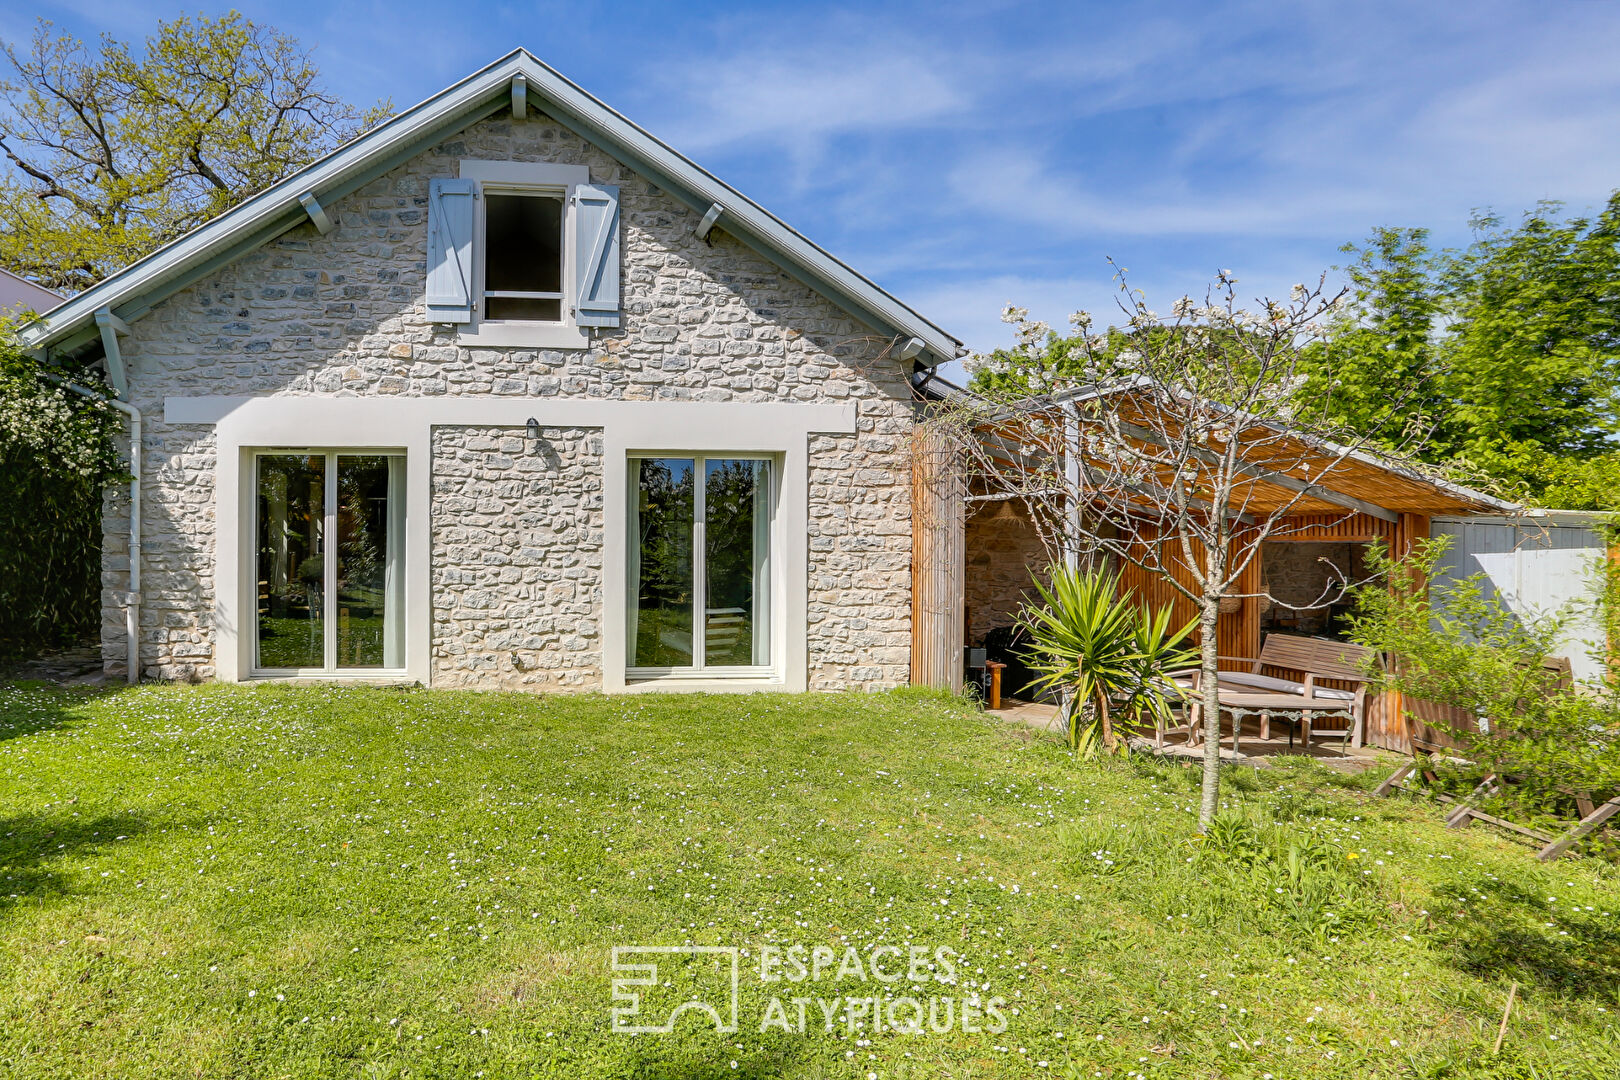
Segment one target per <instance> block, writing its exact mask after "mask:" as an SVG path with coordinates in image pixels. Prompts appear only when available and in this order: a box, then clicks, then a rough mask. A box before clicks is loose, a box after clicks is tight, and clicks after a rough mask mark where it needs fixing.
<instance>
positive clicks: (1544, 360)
mask: <svg viewBox="0 0 1620 1080" xmlns="http://www.w3.org/2000/svg"><path fill="white" fill-rule="evenodd" d="M1560 214H1561V207H1560V206H1559V204H1557V203H1550V202H1548V203H1541V204H1538V205H1537V206H1536V207H1535V208H1534V209H1532V210H1531V211H1529V212H1527V213H1526V214H1525V215H1524V217H1523V219H1522V220H1521V221H1520V222H1519V223H1518V224H1517V225H1515V226H1511V227H1510V226H1508V225H1505V224H1504V223H1503V221H1502V220H1501V219H1500V218H1497V217H1493V216H1481V217H1477V218H1475V219H1474V220H1473V222H1471V224H1472V225H1473V227H1474V229H1475V233H1476V239H1475V241H1474V243H1472V244H1471V245H1469V246H1468V247H1467V248H1464V249H1461V250H1445V251H1434V250H1432V249H1431V248H1430V247H1429V246H1428V242H1427V230H1423V229H1390V228H1382V229H1377V230H1375V231H1374V232H1373V233H1372V235H1371V236H1370V237H1369V239H1368V240H1367V242H1366V243H1365V244H1364V245H1363V246H1361V247H1356V246H1354V245H1351V246H1349V247H1347V248H1346V250H1347V251H1349V252H1350V253H1352V254H1353V255H1354V256H1355V258H1354V260H1353V261H1352V263H1351V264H1350V266H1349V267H1347V268H1346V269H1347V272H1348V274H1349V277H1350V282H1351V287H1352V297H1351V303H1350V304H1349V305H1348V307H1347V308H1346V310H1345V312H1344V313H1343V315H1342V317H1341V318H1340V319H1339V320H1338V321H1337V322H1336V325H1335V327H1334V333H1333V334H1332V336H1331V338H1330V339H1329V341H1327V342H1326V343H1324V344H1323V345H1321V346H1318V347H1313V349H1312V350H1310V356H1311V360H1312V363H1311V364H1310V365H1309V367H1310V374H1311V377H1312V379H1313V381H1314V382H1315V383H1316V384H1317V385H1318V386H1319V387H1321V388H1322V390H1323V393H1324V394H1325V395H1326V396H1327V397H1328V398H1329V400H1330V401H1331V408H1332V410H1333V413H1334V415H1335V417H1336V418H1337V419H1338V420H1340V421H1341V422H1343V423H1346V424H1348V425H1349V426H1351V427H1354V428H1356V429H1357V430H1361V431H1367V432H1377V431H1379V430H1381V429H1380V427H1379V425H1378V424H1377V423H1375V420H1376V419H1377V418H1378V417H1380V416H1381V409H1380V405H1381V402H1383V401H1384V400H1385V398H1384V388H1385V387H1386V386H1387V385H1388V384H1389V383H1390V382H1391V381H1392V380H1393V381H1394V382H1396V383H1401V382H1402V381H1404V380H1409V379H1414V378H1415V379H1420V380H1422V382H1423V383H1424V385H1425V386H1426V388H1427V389H1426V393H1425V394H1424V397H1423V401H1422V407H1421V408H1420V409H1417V410H1415V411H1416V412H1417V413H1418V414H1419V419H1420V421H1421V422H1423V423H1425V424H1432V426H1433V434H1432V437H1431V438H1430V439H1429V440H1428V444H1427V446H1426V448H1425V450H1424V456H1425V457H1426V458H1427V459H1428V460H1430V461H1433V462H1441V461H1459V462H1465V463H1467V464H1468V465H1470V466H1471V467H1472V468H1473V469H1474V470H1476V471H1479V472H1483V473H1485V474H1486V475H1489V476H1492V477H1495V478H1497V479H1498V480H1500V481H1502V482H1503V484H1504V485H1505V486H1506V487H1507V488H1509V489H1511V490H1513V491H1514V492H1516V493H1519V494H1520V495H1521V497H1528V498H1530V499H1533V500H1536V501H1539V502H1541V503H1542V504H1544V505H1556V506H1563V507H1568V508H1572V509H1603V508H1613V507H1615V506H1616V502H1615V499H1616V498H1617V496H1616V494H1615V492H1616V490H1617V489H1620V483H1617V480H1620V451H1616V450H1615V443H1614V441H1613V439H1614V436H1615V435H1616V434H1617V432H1620V426H1617V420H1616V416H1617V411H1616V406H1617V404H1620V191H1616V192H1615V193H1614V194H1613V195H1611V196H1610V198H1609V200H1608V202H1607V204H1606V205H1605V206H1604V207H1603V209H1602V210H1601V211H1599V212H1598V213H1597V214H1595V215H1592V216H1570V217H1562V216H1560Z"/></svg>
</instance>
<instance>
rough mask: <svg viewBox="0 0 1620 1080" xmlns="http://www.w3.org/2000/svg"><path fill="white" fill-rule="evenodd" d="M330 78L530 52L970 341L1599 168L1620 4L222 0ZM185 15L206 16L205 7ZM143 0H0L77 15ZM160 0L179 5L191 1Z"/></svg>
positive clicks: (1303, 253)
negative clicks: (1018, 312)
mask: <svg viewBox="0 0 1620 1080" xmlns="http://www.w3.org/2000/svg"><path fill="white" fill-rule="evenodd" d="M239 6H240V7H241V9H242V10H243V11H245V12H246V13H247V14H248V15H250V16H251V17H252V18H254V19H255V20H258V21H262V22H268V23H272V24H275V25H277V26H279V27H281V28H282V29H284V30H287V31H289V32H291V33H293V34H295V35H297V36H298V37H299V38H300V39H301V40H302V41H303V42H304V43H305V44H306V45H310V46H313V47H314V48H315V50H316V52H315V55H316V59H317V62H318V63H319V64H320V66H321V67H322V69H323V71H324V72H325V73H326V76H327V79H328V82H329V84H330V85H331V86H332V87H333V88H334V89H336V90H337V91H339V92H340V93H342V94H343V95H345V96H347V97H349V98H350V99H352V100H356V101H361V102H369V101H372V100H375V99H377V98H380V97H390V98H392V99H393V101H394V102H395V104H396V105H401V106H403V105H408V104H411V103H414V102H416V101H418V100H420V99H422V98H424V97H426V96H428V95H430V94H431V93H433V92H434V91H436V90H438V89H440V88H442V87H443V86H445V85H447V84H449V83H450V82H453V81H454V80H456V79H457V78H459V77H461V76H462V75H464V74H466V73H467V72H469V71H471V70H473V69H475V68H477V67H479V66H481V65H483V64H485V63H487V62H488V61H490V60H492V59H494V58H496V57H497V56H500V55H502V54H503V53H505V52H507V51H509V50H510V49H512V48H514V47H516V46H518V45H523V46H526V47H528V48H529V49H531V50H532V51H534V52H535V53H536V54H537V55H539V56H540V57H541V58H543V59H544V60H546V61H547V62H548V63H550V64H552V65H553V66H554V67H557V68H558V69H559V70H561V71H562V72H563V73H564V74H566V75H568V76H569V77H571V78H572V79H574V80H575V81H577V82H579V83H580V84H582V85H583V86H584V87H585V88H586V89H588V90H590V91H591V92H593V93H595V94H596V95H598V96H599V97H601V98H603V99H604V100H605V101H607V102H608V103H609V104H611V105H613V106H615V107H617V108H618V109H620V110H621V111H623V112H625V113H626V114H628V115H629V116H631V117H632V118H634V119H635V120H637V121H638V122H639V123H641V124H642V125H643V126H644V127H647V128H648V129H649V130H651V131H653V132H655V133H656V134H658V135H659V136H661V137H662V138H664V139H665V140H666V141H668V142H670V143H671V144H673V145H674V146H675V147H676V148H677V149H680V150H681V151H683V152H684V153H686V154H687V155H689V156H690V157H692V158H694V159H695V160H697V161H698V162H699V163H701V164H703V165H704V166H706V167H707V168H709V169H710V170H711V171H713V172H715V173H717V174H719V175H720V176H721V177H722V178H724V179H725V180H726V181H727V182H729V183H731V184H732V185H733V186H735V187H738V188H740V189H741V190H742V191H744V192H746V193H747V194H748V195H750V196H751V197H753V198H754V199H756V200H758V201H759V202H761V203H763V204H764V205H765V206H767V207H768V208H770V209H771V210H773V211H774V212H776V213H777V214H779V215H780V216H782V217H783V218H785V219H786V220H787V221H788V222H790V223H791V224H793V225H795V226H796V227H798V228H799V229H801V230H802V231H803V232H805V233H806V234H808V235H809V236H810V237H812V238H813V239H815V240H816V241H817V242H819V243H821V244H822V245H823V246H825V247H827V248H829V249H830V250H832V251H833V252H835V253H836V254H838V255H839V256H841V257H843V258H845V259H846V260H847V261H849V262H850V263H852V264H853V265H854V266H856V267H857V268H859V269H860V270H862V271H863V272H865V273H866V274H868V275H869V276H871V277H873V278H875V279H876V280H877V281H879V282H880V283H881V284H883V285H884V286H885V287H887V288H889V289H890V290H892V291H894V292H895V293H897V294H898V295H899V296H901V297H902V298H903V299H905V300H907V301H908V302H910V303H912V304H913V305H914V306H916V307H917V308H918V309H919V310H921V311H923V312H924V313H925V314H927V315H928V316H929V317H931V318H932V319H934V320H935V321H936V322H938V323H940V324H941V325H943V326H944V327H945V328H946V329H948V330H950V331H952V332H953V333H955V334H957V336H959V337H962V338H963V339H964V340H966V341H967V342H968V343H969V344H970V345H972V346H974V347H976V348H981V349H982V348H989V347H993V346H995V345H998V344H1002V343H1004V342H1005V341H1006V340H1007V338H1008V335H1007V333H1006V332H1005V328H1004V327H1003V326H1002V325H1001V324H1000V322H999V319H998V314H999V311H1000V308H1001V306H1002V305H1003V304H1004V303H1006V302H1008V301H1014V302H1017V303H1019V304H1023V305H1025V306H1028V307H1030V308H1031V309H1032V310H1033V311H1034V312H1035V313H1036V314H1037V315H1039V316H1041V317H1044V318H1047V319H1048V320H1050V321H1051V322H1053V323H1054V324H1055V325H1058V326H1062V325H1063V324H1064V320H1065V318H1066V316H1067V314H1068V313H1069V312H1070V311H1072V310H1074V309H1075V308H1076V307H1085V308H1089V309H1091V310H1094V311H1098V312H1099V313H1101V312H1107V311H1112V310H1113V308H1112V300H1111V295H1112V294H1111V282H1110V278H1111V270H1110V268H1109V266H1108V263H1107V262H1106V259H1107V257H1109V256H1112V257H1113V258H1114V259H1116V260H1118V261H1119V262H1120V263H1121V264H1122V265H1124V266H1126V267H1128V268H1129V269H1130V271H1131V279H1132V281H1133V283H1134V284H1135V285H1137V286H1138V287H1140V288H1143V289H1145V290H1146V291H1147V293H1148V296H1149V298H1150V301H1151V302H1153V303H1154V305H1155V306H1156V307H1159V308H1161V309H1164V308H1168V306H1169V304H1170V303H1171V301H1172V300H1173V299H1174V298H1175V297H1176V296H1179V295H1181V294H1182V293H1183V292H1192V293H1195V294H1201V293H1202V291H1203V288H1204V285H1205V284H1206V283H1207V282H1208V281H1209V279H1210V277H1211V276H1212V275H1213V273H1214V272H1215V270H1216V269H1217V268H1219V267H1227V268H1231V269H1232V270H1233V271H1235V272H1236V274H1237V276H1238V277H1239V279H1240V281H1241V285H1240V289H1241V291H1243V292H1244V293H1246V294H1248V295H1261V294H1266V295H1283V294H1285V293H1286V291H1287V289H1288V286H1289V285H1290V284H1292V283H1293V282H1295V281H1304V280H1310V281H1314V280H1315V278H1316V277H1317V276H1318V275H1319V274H1321V273H1322V272H1323V271H1324V270H1327V269H1328V268H1329V267H1330V266H1332V265H1333V264H1334V263H1336V262H1340V261H1342V259H1343V256H1341V255H1340V254H1339V253H1338V248H1339V246H1340V245H1342V244H1343V243H1345V242H1346V241H1348V240H1357V239H1360V238H1362V237H1364V236H1365V235H1366V234H1367V232H1368V230H1369V229H1371V228H1372V227H1374V226H1376V225H1381V224H1391V225H1424V226H1428V227H1431V228H1432V229H1433V230H1434V231H1435V235H1436V238H1437V240H1438V241H1439V242H1441V243H1448V244H1450V243H1463V242H1466V241H1467V239H1468V230H1467V220H1468V217H1469V214H1470V211H1471V210H1472V209H1473V208H1476V207H1494V208H1496V209H1497V210H1499V211H1502V212H1505V213H1508V214H1510V215H1517V214H1518V212H1519V211H1520V210H1522V209H1524V208H1525V207H1528V206H1529V205H1531V204H1532V203H1534V202H1535V201H1536V200H1538V199H1560V200H1563V201H1565V202H1566V203H1568V204H1570V206H1571V207H1572V208H1585V207H1590V206H1594V205H1596V204H1597V203H1599V202H1600V201H1601V200H1602V199H1603V198H1604V197H1605V196H1606V194H1607V193H1608V192H1609V191H1610V190H1612V189H1614V188H1616V187H1620V61H1617V59H1616V58H1617V57H1620V2H1615V0H1545V2H1540V3H1491V2H1480V0H1470V2H1468V3H1461V2H1446V3H1433V4H1428V3H1419V2H1416V0H1408V2H1405V3H1397V4H1381V3H1366V2H1356V3H1342V2H1341V3H1337V4H1315V3H1309V2H1297V3H1286V4H1284V3H1263V4H1262V3H1248V4H1245V3H1227V2H1222V3H1200V4H1176V3H1134V4H1132V3H1119V2H1117V0H1116V2H1113V3H1107V4H1093V3H1055V4H1021V3H997V2H993V0H981V2H976V3H965V4H957V3H938V2H936V3H926V4H881V3H866V4H858V5H850V6H839V5H805V4H778V3H759V2H756V3H749V4H737V5H727V4H682V5H677V4H648V3H632V4H604V3H596V2H592V0H571V2H569V3H562V4H553V3H539V2H531V3H498V4H482V3H476V2H473V0H465V2H460V3H453V4H446V3H443V2H442V0H439V2H435V0H388V2H386V3H384V2H380V0H378V2H371V3H341V2H328V3H306V2H303V0H283V2H279V3H263V2H258V0H247V2H244V3H242V4H240V5H239ZM202 9H203V10H210V11H215V10H223V9H222V8H217V9H216V8H213V7H211V6H208V5H203V6H202ZM180 10H182V8H180V7H178V6H174V5H171V4H154V3H149V2H148V0H120V2H116V3H114V2H100V3H98V2H94V0H71V2H68V3H61V4H53V3H45V4H40V5H37V6H36V5H27V10H25V9H24V6H23V5H7V6H6V7H5V9H4V10H3V11H0V34H3V35H4V36H5V37H6V38H7V39H8V40H17V39H18V38H19V37H22V36H25V35H26V34H28V33H29V32H31V21H32V17H33V16H34V15H35V14H42V15H45V16H46V17H49V18H51V19H53V20H55V21H56V22H57V23H58V24H59V25H60V26H62V27H63V28H64V29H68V30H71V31H74V32H76V33H79V34H81V35H83V36H87V37H93V36H94V35H95V34H96V33H99V32H101V31H107V32H110V33H112V34H114V35H117V36H120V37H130V36H140V35H144V34H145V33H147V32H149V31H150V30H151V29H152V28H153V26H154V25H155V22H156V20H157V19H159V18H167V17H170V16H172V15H173V14H175V13H177V12H179V11H180ZM184 10H191V11H195V10H198V8H197V7H196V6H188V7H186V8H185V9H184Z"/></svg>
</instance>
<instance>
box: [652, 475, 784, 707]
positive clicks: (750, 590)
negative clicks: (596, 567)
mask: <svg viewBox="0 0 1620 1080" xmlns="http://www.w3.org/2000/svg"><path fill="white" fill-rule="evenodd" d="M774 472H775V470H774V468H773V466H772V462H771V461H770V460H769V459H766V458H742V457H734V456H730V457H721V456H718V455H717V456H715V457H703V456H696V455H694V456H691V457H656V458H655V457H645V458H632V459H631V461H630V491H631V508H630V509H631V512H630V531H631V535H630V543H629V553H630V566H629V579H630V580H629V586H630V588H629V595H630V610H629V612H628V631H629V632H628V633H627V634H626V635H625V638H626V649H627V652H628V654H629V655H628V656H627V657H626V661H627V664H628V666H629V669H630V671H629V674H630V675H631V676H632V677H634V676H635V675H638V674H639V675H642V676H643V677H646V676H650V675H657V674H663V673H669V672H700V671H701V672H703V673H705V674H709V675H721V676H723V675H726V674H733V673H736V674H748V675H757V674H760V673H762V672H764V671H768V669H769V668H770V667H771V642H770V624H771V618H770V616H771V602H770V601H771V572H770V569H771V568H770V549H771V519H772V509H773V506H774V495H773V493H772V492H773V476H774Z"/></svg>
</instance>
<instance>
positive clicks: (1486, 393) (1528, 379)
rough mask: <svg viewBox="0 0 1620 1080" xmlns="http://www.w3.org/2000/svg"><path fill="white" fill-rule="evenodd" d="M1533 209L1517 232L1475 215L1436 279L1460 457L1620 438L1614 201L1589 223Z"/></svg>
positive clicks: (1452, 431)
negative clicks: (1469, 232) (1465, 239)
mask: <svg viewBox="0 0 1620 1080" xmlns="http://www.w3.org/2000/svg"><path fill="white" fill-rule="evenodd" d="M1559 209H1560V206H1559V204H1558V203H1550V202H1548V203H1541V204H1539V205H1538V206H1536V208H1535V209H1534V210H1531V211H1529V212H1527V213H1526V214H1525V215H1524V220H1523V221H1521V222H1520V223H1519V225H1518V227H1516V228H1512V229H1509V228H1506V227H1504V226H1503V224H1502V221H1501V219H1500V218H1497V217H1494V216H1489V215H1483V216H1479V217H1476V218H1475V219H1474V220H1473V221H1472V222H1471V224H1472V225H1473V227H1474V228H1475V230H1476V231H1477V232H1478V233H1479V238H1478V239H1477V240H1476V241H1475V242H1474V244H1472V245H1471V246H1470V247H1468V248H1467V249H1465V250H1463V251H1461V252H1456V253H1454V254H1452V255H1450V256H1449V257H1448V258H1447V259H1446V261H1445V263H1444V266H1443V278H1442V281H1443V283H1444V285H1445V288H1446V292H1447V294H1448V299H1449V307H1450V315H1451V318H1452V322H1451V324H1450V325H1449V326H1448V327H1447V331H1446V353H1447V357H1446V360H1447V365H1446V366H1447V369H1448V370H1447V375H1446V383H1447V390H1448V393H1449V396H1450V397H1451V398H1452V400H1453V401H1454V402H1455V404H1454V405H1453V407H1452V412H1451V415H1450V416H1448V417H1446V418H1445V422H1444V425H1443V428H1442V434H1443V435H1444V436H1446V437H1447V438H1448V440H1449V442H1450V447H1451V449H1453V450H1454V451H1456V452H1459V453H1465V454H1480V453H1485V452H1489V451H1492V450H1495V449H1497V448H1499V447H1502V446H1512V445H1515V444H1519V445H1524V446H1529V447H1535V448H1537V449H1540V450H1544V451H1546V452H1548V453H1551V454H1555V455H1560V456H1571V457H1585V456H1589V455H1592V454H1596V453H1602V452H1604V451H1607V450H1613V449H1614V444H1613V443H1612V442H1611V441H1610V440H1611V439H1612V437H1613V436H1614V435H1615V434H1616V433H1617V432H1620V424H1617V421H1616V406H1617V405H1620V191H1616V192H1615V193H1614V194H1613V195H1611V196H1610V197H1609V201H1608V204H1607V206H1605V208H1604V209H1603V211H1602V212H1601V213H1599V214H1598V215H1597V216H1595V217H1591V218H1587V217H1573V218H1569V219H1567V220H1562V221H1561V220H1558V218H1557V214H1558V212H1559Z"/></svg>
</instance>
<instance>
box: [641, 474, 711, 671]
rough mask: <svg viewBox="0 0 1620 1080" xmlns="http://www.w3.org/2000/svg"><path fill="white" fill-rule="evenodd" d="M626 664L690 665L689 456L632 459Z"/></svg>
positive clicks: (691, 510)
mask: <svg viewBox="0 0 1620 1080" xmlns="http://www.w3.org/2000/svg"><path fill="white" fill-rule="evenodd" d="M632 467H633V469H634V473H633V476H634V479H635V487H634V490H633V491H632V494H631V497H632V499H633V500H634V505H633V507H632V510H633V512H632V513H631V515H630V520H631V527H632V528H633V529H634V530H635V531H634V532H633V533H632V535H631V538H630V540H631V559H632V560H633V565H632V567H631V570H632V573H631V579H630V580H631V582H632V584H633V585H634V587H635V595H634V596H633V597H632V599H631V611H630V617H631V633H630V634H629V635H628V637H629V641H630V664H631V666H633V667H690V666H691V665H692V524H693V515H694V512H695V509H696V507H695V501H694V497H693V496H694V494H695V489H694V479H693V474H694V471H695V470H694V469H693V461H692V459H691V458H644V459H641V460H639V461H633V462H632Z"/></svg>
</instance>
